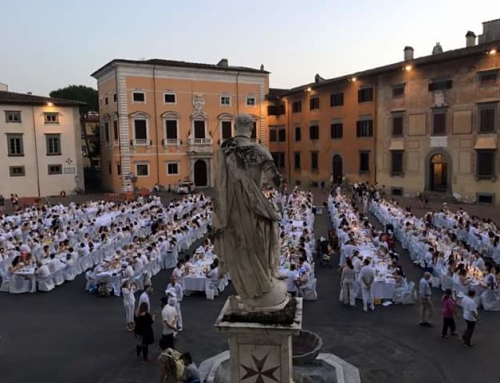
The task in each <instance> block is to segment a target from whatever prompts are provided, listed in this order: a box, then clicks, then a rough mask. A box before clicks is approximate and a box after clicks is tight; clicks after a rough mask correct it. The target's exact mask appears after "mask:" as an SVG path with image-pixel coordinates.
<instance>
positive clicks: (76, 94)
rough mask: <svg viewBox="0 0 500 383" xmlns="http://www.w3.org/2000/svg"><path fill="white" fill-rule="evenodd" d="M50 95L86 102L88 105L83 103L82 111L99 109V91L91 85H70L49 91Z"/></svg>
mask: <svg viewBox="0 0 500 383" xmlns="http://www.w3.org/2000/svg"><path fill="white" fill-rule="evenodd" d="M49 96H50V97H54V98H63V99H66V100H75V101H81V102H85V103H86V104H87V105H83V106H82V107H81V108H80V113H85V112H89V111H92V112H98V111H99V93H98V92H97V90H96V89H94V88H91V87H89V86H85V85H69V86H67V87H65V88H60V89H56V90H53V91H52V92H50V93H49Z"/></svg>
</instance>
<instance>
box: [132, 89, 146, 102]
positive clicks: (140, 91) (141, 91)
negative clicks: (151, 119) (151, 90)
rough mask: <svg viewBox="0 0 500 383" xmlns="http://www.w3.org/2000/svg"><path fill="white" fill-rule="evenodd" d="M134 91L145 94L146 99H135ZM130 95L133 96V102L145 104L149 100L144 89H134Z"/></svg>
mask: <svg viewBox="0 0 500 383" xmlns="http://www.w3.org/2000/svg"><path fill="white" fill-rule="evenodd" d="M134 93H142V94H143V95H144V101H134ZM130 97H131V98H132V104H145V103H146V102H147V96H146V92H145V91H143V90H133V91H132V93H130Z"/></svg>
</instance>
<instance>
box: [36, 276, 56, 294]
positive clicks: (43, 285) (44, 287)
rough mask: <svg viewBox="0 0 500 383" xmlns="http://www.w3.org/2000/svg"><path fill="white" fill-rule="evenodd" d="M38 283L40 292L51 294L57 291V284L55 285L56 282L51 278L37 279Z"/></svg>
mask: <svg viewBox="0 0 500 383" xmlns="http://www.w3.org/2000/svg"><path fill="white" fill-rule="evenodd" d="M36 283H37V285H38V290H39V291H44V292H47V293H48V292H49V291H52V290H54V289H55V287H56V286H55V284H54V280H53V278H52V277H51V276H49V277H44V278H41V277H37V279H36Z"/></svg>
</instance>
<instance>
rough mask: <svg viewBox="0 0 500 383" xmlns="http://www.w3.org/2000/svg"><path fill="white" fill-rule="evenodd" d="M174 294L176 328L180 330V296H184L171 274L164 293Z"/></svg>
mask: <svg viewBox="0 0 500 383" xmlns="http://www.w3.org/2000/svg"><path fill="white" fill-rule="evenodd" d="M169 294H170V295H174V296H175V298H176V305H175V309H176V310H177V329H178V331H179V332H180V331H182V311H181V302H182V298H184V292H183V290H182V286H181V284H180V283H177V281H176V279H175V277H174V276H173V275H171V276H170V283H169V284H168V286H167V289H166V290H165V295H167V296H168V295H169Z"/></svg>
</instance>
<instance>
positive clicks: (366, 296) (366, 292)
mask: <svg viewBox="0 0 500 383" xmlns="http://www.w3.org/2000/svg"><path fill="white" fill-rule="evenodd" d="M361 296H362V298H363V309H364V310H366V309H367V308H368V303H370V307H371V308H372V309H373V308H375V303H374V299H373V286H370V287H366V286H364V285H363V284H362V285H361Z"/></svg>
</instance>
